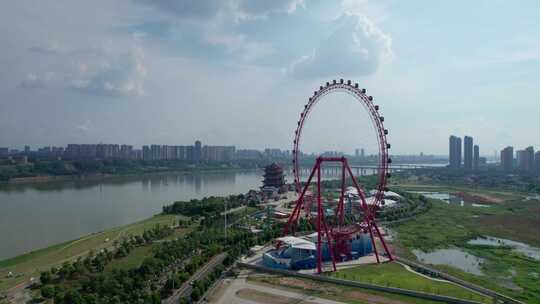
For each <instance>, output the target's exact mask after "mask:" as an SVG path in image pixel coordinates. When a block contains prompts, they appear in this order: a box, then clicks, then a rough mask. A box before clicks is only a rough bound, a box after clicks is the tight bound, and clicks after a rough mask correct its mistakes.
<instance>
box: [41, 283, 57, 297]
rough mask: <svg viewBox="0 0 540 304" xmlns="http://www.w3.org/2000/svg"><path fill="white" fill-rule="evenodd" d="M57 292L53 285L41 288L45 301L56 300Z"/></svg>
mask: <svg viewBox="0 0 540 304" xmlns="http://www.w3.org/2000/svg"><path fill="white" fill-rule="evenodd" d="M54 294H55V290H54V287H53V286H52V285H43V286H41V296H42V297H44V298H45V299H52V298H54Z"/></svg>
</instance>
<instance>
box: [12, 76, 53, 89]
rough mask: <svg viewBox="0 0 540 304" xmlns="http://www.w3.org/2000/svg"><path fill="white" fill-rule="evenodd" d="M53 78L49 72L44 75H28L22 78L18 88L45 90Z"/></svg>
mask: <svg viewBox="0 0 540 304" xmlns="http://www.w3.org/2000/svg"><path fill="white" fill-rule="evenodd" d="M53 77H54V73H52V72H49V73H45V74H39V75H38V74H36V73H28V74H27V75H26V78H24V79H23V80H22V81H21V83H20V84H19V87H21V88H24V89H41V88H45V87H46V86H47V84H48V83H49V82H51V80H52V79H53Z"/></svg>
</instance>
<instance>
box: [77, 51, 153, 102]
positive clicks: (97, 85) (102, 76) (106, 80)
mask: <svg viewBox="0 0 540 304" xmlns="http://www.w3.org/2000/svg"><path fill="white" fill-rule="evenodd" d="M145 78H146V68H145V66H144V64H143V54H142V52H141V51H140V50H135V51H132V52H131V53H129V54H126V55H124V56H119V57H117V58H115V59H114V60H112V61H108V60H105V61H102V62H100V63H97V64H96V63H90V64H88V63H80V64H79V71H78V74H77V77H75V78H73V79H72V80H71V81H70V83H69V86H70V87H71V88H73V89H75V90H77V91H79V92H82V93H85V94H90V95H98V96H99V95H102V96H112V97H116V96H141V95H143V94H144V80H145Z"/></svg>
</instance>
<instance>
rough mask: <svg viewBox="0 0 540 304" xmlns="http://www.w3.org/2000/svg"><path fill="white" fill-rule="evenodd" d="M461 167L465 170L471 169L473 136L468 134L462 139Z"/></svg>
mask: <svg viewBox="0 0 540 304" xmlns="http://www.w3.org/2000/svg"><path fill="white" fill-rule="evenodd" d="M463 167H464V168H465V170H467V171H472V169H473V138H472V137H470V136H465V138H464V139H463Z"/></svg>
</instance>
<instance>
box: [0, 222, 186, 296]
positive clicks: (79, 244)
mask: <svg viewBox="0 0 540 304" xmlns="http://www.w3.org/2000/svg"><path fill="white" fill-rule="evenodd" d="M176 218H177V217H176V216H175V215H156V216H153V217H151V218H149V219H146V220H143V221H140V222H137V223H133V224H130V225H126V226H122V227H117V228H113V229H110V230H106V231H103V232H100V233H95V234H91V235H88V236H85V237H82V238H80V239H77V240H73V241H69V242H66V243H62V244H59V245H54V246H51V247H47V248H44V249H40V250H36V251H33V252H30V253H27V254H23V255H20V256H17V257H14V258H11V259H7V260H3V261H0V291H4V290H7V289H9V288H11V287H13V286H15V285H17V284H20V283H22V282H25V281H27V280H28V279H29V278H30V277H39V274H40V272H41V271H43V270H47V269H50V268H51V267H53V266H58V265H61V264H62V263H63V262H64V261H69V260H74V259H77V258H78V257H84V256H86V255H87V254H88V252H89V251H90V250H94V251H98V250H100V249H102V248H106V247H107V248H109V247H112V246H113V243H114V241H115V240H121V238H122V237H124V236H128V235H140V234H142V233H143V232H144V231H145V230H148V229H150V228H152V227H154V226H155V225H157V224H159V225H171V224H172V223H173V222H174V221H175V220H176ZM107 239H108V241H106V240H107ZM10 271H12V272H13V273H14V274H15V277H14V278H9V279H8V278H6V276H7V274H8V272H10Z"/></svg>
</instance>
